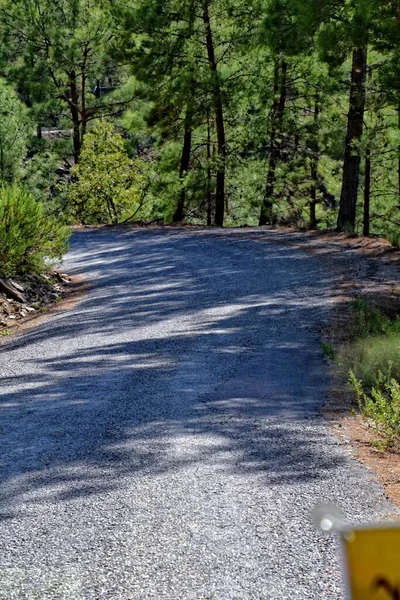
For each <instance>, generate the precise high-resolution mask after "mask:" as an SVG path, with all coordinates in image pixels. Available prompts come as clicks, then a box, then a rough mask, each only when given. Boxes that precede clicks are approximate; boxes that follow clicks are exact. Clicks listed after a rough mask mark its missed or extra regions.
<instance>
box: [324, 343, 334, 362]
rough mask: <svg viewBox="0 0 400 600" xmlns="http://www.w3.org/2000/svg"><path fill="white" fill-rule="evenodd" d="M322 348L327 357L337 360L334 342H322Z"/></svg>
mask: <svg viewBox="0 0 400 600" xmlns="http://www.w3.org/2000/svg"><path fill="white" fill-rule="evenodd" d="M321 348H322V352H323V353H324V356H326V358H329V360H335V358H336V350H335V347H334V345H333V343H332V342H322V344H321Z"/></svg>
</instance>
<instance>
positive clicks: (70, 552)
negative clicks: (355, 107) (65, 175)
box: [0, 229, 393, 600]
mask: <svg viewBox="0 0 400 600" xmlns="http://www.w3.org/2000/svg"><path fill="white" fill-rule="evenodd" d="M245 235H246V234H245V233H244V234H243V236H244V237H245ZM243 236H242V238H240V239H230V237H229V235H224V236H222V237H221V236H218V235H217V234H216V233H214V232H212V231H211V232H206V231H196V230H194V231H191V230H180V229H176V230H162V229H154V230H119V231H115V230H108V229H103V230H97V231H82V232H78V233H76V234H75V235H74V238H73V242H72V248H71V251H70V253H69V254H68V256H67V259H66V262H65V264H64V266H63V270H65V271H66V272H68V273H70V274H75V275H85V276H86V277H87V278H88V279H89V280H90V281H91V282H92V288H91V291H90V293H89V294H88V295H87V296H86V297H85V298H84V299H83V300H82V301H81V302H80V303H79V304H78V305H77V306H75V308H74V309H72V310H71V311H68V312H63V313H56V314H54V315H50V316H47V317H45V318H44V319H43V321H42V323H41V325H40V326H39V327H37V328H35V329H33V330H30V331H28V332H25V333H24V334H23V335H19V336H17V337H15V338H13V339H10V340H7V341H6V342H5V344H3V345H2V346H1V347H0V352H1V365H0V373H1V404H0V407H1V420H0V473H1V484H2V485H1V516H2V522H1V530H0V548H1V554H0V598H1V600H3V599H4V600H13V599H14V598H15V599H21V598H23V599H25V598H26V599H29V600H30V599H40V600H46V599H57V600H59V599H64V598H65V599H68V600H69V599H90V600H100V599H107V600H114V599H115V600H128V599H143V600H152V599H154V600H162V599H168V600H206V599H207V600H208V599H213V600H227V599H230V600H233V599H235V600H250V599H251V600H257V599H274V600H278V599H288V600H289V599H307V598H315V599H318V600H325V599H326V600H336V599H341V598H343V594H342V591H341V576H340V568H339V554H338V547H337V543H336V541H335V539H334V538H332V537H329V536H325V535H323V534H322V533H319V532H318V531H316V530H315V529H314V527H313V525H312V524H311V517H310V514H311V511H312V509H313V507H314V505H315V504H316V503H317V502H320V501H326V500H330V501H332V502H334V503H335V504H337V505H338V506H339V507H340V508H341V509H342V510H343V511H344V513H345V514H346V516H347V517H348V519H349V520H350V521H351V522H362V521H371V520H374V519H376V518H381V517H383V516H384V515H386V514H388V513H390V512H393V507H392V506H391V505H390V504H389V502H388V501H387V500H386V498H385V496H384V494H383V491H382V489H381V487H380V486H379V485H378V484H377V483H376V482H374V481H373V479H372V475H371V473H369V472H368V471H367V470H366V469H365V468H363V467H362V466H361V465H359V464H358V463H356V462H355V461H354V460H353V459H352V458H350V457H349V455H348V454H347V453H346V451H345V449H344V448H343V447H341V446H340V445H338V443H337V441H336V440H335V439H334V438H333V437H332V436H331V435H330V433H329V431H328V429H327V426H326V424H325V422H324V420H323V418H322V416H321V414H320V411H321V408H322V405H323V402H324V398H325V394H326V389H327V385H328V384H329V380H328V372H327V365H326V363H325V362H324V360H323V358H322V354H321V349H320V339H319V334H318V328H319V327H320V326H321V325H322V324H323V323H324V322H326V320H327V319H328V317H329V311H330V307H331V306H332V302H333V294H332V290H333V288H334V287H335V285H336V282H335V277H337V275H336V274H335V273H329V272H328V271H327V270H326V265H325V266H324V267H323V265H322V263H321V262H320V259H319V258H318V257H315V256H311V255H308V254H305V253H303V252H301V251H299V250H297V249H293V248H290V247H286V246H284V245H281V244H279V243H274V244H271V245H266V244H261V243H259V242H257V241H254V240H252V239H250V238H249V239H244V237H243Z"/></svg>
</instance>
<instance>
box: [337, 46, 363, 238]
mask: <svg viewBox="0 0 400 600" xmlns="http://www.w3.org/2000/svg"><path fill="white" fill-rule="evenodd" d="M366 74H367V47H366V46H361V47H360V48H357V49H356V50H354V51H353V64H352V70H351V87H350V108H349V114H348V120H347V135H346V142H345V152H344V163H343V181H342V192H341V196H340V206H339V216H338V221H337V231H346V232H348V233H352V232H354V230H355V226H356V209H357V194H358V184H359V176H360V160H361V156H360V147H359V146H360V142H361V138H362V134H363V122H364V109H365V98H366V90H365V87H366V86H365V82H366Z"/></svg>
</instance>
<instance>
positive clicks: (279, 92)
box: [259, 57, 288, 225]
mask: <svg viewBox="0 0 400 600" xmlns="http://www.w3.org/2000/svg"><path fill="white" fill-rule="evenodd" d="M287 70H288V64H287V62H285V61H284V60H282V61H281V60H280V58H278V57H276V58H275V68H274V102H273V105H272V118H271V132H270V144H269V163H268V174H267V185H266V187H265V194H264V199H263V203H262V206H261V213H260V220H259V225H267V224H269V223H271V220H272V209H273V206H274V191H275V181H276V167H277V164H278V160H279V154H280V151H281V142H280V140H279V136H280V134H281V133H282V124H283V116H284V113H285V106H286V96H287Z"/></svg>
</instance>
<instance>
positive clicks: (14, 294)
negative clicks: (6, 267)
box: [0, 278, 26, 304]
mask: <svg viewBox="0 0 400 600" xmlns="http://www.w3.org/2000/svg"><path fill="white" fill-rule="evenodd" d="M0 291H2V292H4V294H5V295H6V296H8V297H9V298H12V299H13V300H17V302H21V303H22V304H23V303H24V302H26V300H25V297H24V295H23V294H21V292H19V291H18V290H17V288H15V287H14V285H13V284H12V282H11V281H9V280H7V279H1V278H0Z"/></svg>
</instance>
